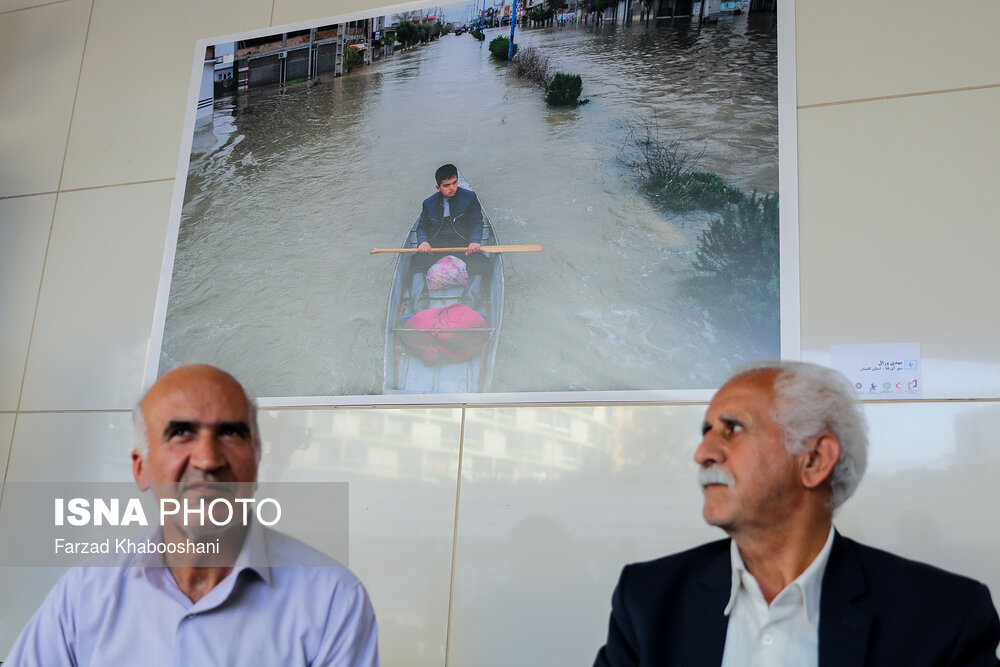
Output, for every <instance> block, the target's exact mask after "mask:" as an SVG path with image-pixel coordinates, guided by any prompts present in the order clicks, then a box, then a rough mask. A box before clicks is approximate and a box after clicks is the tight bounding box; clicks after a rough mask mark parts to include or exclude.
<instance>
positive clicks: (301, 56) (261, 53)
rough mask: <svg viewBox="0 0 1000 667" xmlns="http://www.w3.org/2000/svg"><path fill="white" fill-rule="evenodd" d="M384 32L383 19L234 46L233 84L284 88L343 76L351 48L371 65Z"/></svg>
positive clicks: (268, 37)
mask: <svg viewBox="0 0 1000 667" xmlns="http://www.w3.org/2000/svg"><path fill="white" fill-rule="evenodd" d="M384 30H385V17H384V16H377V17H372V18H367V19H359V20H357V21H348V22H346V23H337V24H334V25H326V26H319V27H316V28H306V29H304V30H296V31H294V32H285V33H281V34H278V35H267V36H265V37H256V38H253V39H243V40H240V41H238V42H236V55H235V60H236V84H237V88H238V89H239V90H248V89H249V88H256V87H258V86H266V85H272V84H279V85H285V84H286V83H294V82H297V81H304V80H307V79H312V78H314V77H316V76H318V75H320V74H325V73H332V74H333V75H334V76H340V75H341V74H343V73H344V55H345V53H346V52H347V48H348V47H350V46H354V47H355V48H357V49H358V50H359V51H360V52H361V56H362V63H363V64H366V65H367V64H371V62H372V59H373V58H375V59H377V58H379V56H380V55H381V54H382V49H377V48H373V46H374V45H375V44H374V42H375V41H376V40H378V39H380V38H381V37H382V35H383V33H384Z"/></svg>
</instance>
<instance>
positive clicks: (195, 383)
mask: <svg viewBox="0 0 1000 667" xmlns="http://www.w3.org/2000/svg"><path fill="white" fill-rule="evenodd" d="M142 408H143V412H144V413H145V414H146V415H147V416H150V415H152V416H155V417H159V418H161V419H169V420H172V421H177V420H181V421H211V420H222V421H231V420H246V419H247V418H248V416H249V415H248V414H247V412H248V408H247V397H246V394H245V393H244V391H243V388H242V387H241V386H240V384H239V383H238V382H236V380H235V379H233V378H232V376H230V375H228V374H227V373H223V372H222V371H219V370H218V369H213V368H211V367H206V368H200V367H194V368H182V369H178V370H177V371H173V372H171V373H168V374H167V375H164V376H163V377H161V378H160V379H159V380H158V381H157V382H156V384H154V385H153V387H152V388H151V389H150V390H149V392H148V393H147V394H146V397H145V399H143V403H142Z"/></svg>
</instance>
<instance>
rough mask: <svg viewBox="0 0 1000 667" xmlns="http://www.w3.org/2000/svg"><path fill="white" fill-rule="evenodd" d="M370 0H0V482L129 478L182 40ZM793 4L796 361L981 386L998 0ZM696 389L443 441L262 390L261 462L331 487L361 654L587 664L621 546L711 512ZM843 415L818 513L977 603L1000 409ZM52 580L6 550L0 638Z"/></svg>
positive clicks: (185, 57)
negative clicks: (849, 432)
mask: <svg viewBox="0 0 1000 667" xmlns="http://www.w3.org/2000/svg"><path fill="white" fill-rule="evenodd" d="M365 4H367V5H369V6H371V5H372V4H373V2H372V0H350V1H341V2H335V3H332V4H330V3H321V2H316V1H315V0H273V1H272V2H268V1H267V0H254V1H252V2H242V1H241V2H237V1H236V0H228V1H226V2H213V3H204V2H196V1H195V0H184V1H183V2H170V3H164V2H134V1H131V0H67V1H64V2H55V3H40V2H31V1H30V0H0V54H2V55H3V57H4V63H5V65H4V68H3V69H2V71H0V89H2V90H3V91H4V94H3V95H0V120H2V122H0V461H4V462H5V464H6V465H5V467H4V479H5V480H8V481H10V480H59V479H71V478H78V477H79V476H80V475H86V476H88V477H89V478H91V479H107V480H112V479H127V478H128V468H127V456H126V450H127V446H128V427H129V417H128V413H127V412H126V410H127V408H129V407H130V406H131V404H132V402H133V401H134V400H135V398H136V395H137V393H138V391H139V389H140V385H141V379H142V371H143V366H144V364H145V359H146V354H147V350H146V346H147V343H148V337H149V333H150V327H151V320H152V311H153V301H154V298H155V291H156V281H157V277H158V274H159V266H160V258H161V256H162V251H163V242H164V237H165V233H166V224H167V218H168V215H169V208H170V195H171V192H172V189H173V186H174V183H173V177H174V175H175V170H176V164H177V159H178V154H179V148H180V145H181V126H182V123H183V118H184V109H183V105H184V101H185V100H186V99H187V90H188V83H189V77H190V73H191V67H192V60H193V56H194V41H195V40H196V39H198V38H201V37H207V36H212V35H217V34H222V33H228V32H237V31H242V30H249V29H253V28H259V27H265V26H267V25H276V24H280V23H285V22H291V21H300V20H306V19H310V18H315V17H319V16H330V15H334V14H338V13H343V12H348V11H354V10H357V9H361V8H363V5H365ZM798 5H799V6H798V7H797V19H796V28H797V67H798V104H799V105H800V107H804V108H800V110H799V113H798V123H799V168H800V232H801V290H802V342H803V354H804V356H805V357H806V358H811V359H816V360H819V361H823V360H824V359H828V351H829V345H830V344H831V343H838V342H866V341H868V342H886V341H889V340H919V341H920V342H922V343H923V345H924V355H925V361H926V362H927V363H926V371H925V378H924V379H925V383H926V382H928V381H930V380H933V381H935V382H937V389H938V391H939V393H940V394H941V395H947V396H955V397H961V396H967V395H975V396H992V397H996V396H1000V379H998V378H1000V373H998V372H997V366H998V365H1000V351H998V349H997V347H996V345H994V344H993V338H994V337H995V336H994V335H993V334H994V332H995V331H997V330H998V328H1000V309H998V306H997V305H996V304H997V300H996V299H995V298H993V297H992V295H991V294H990V290H991V288H992V286H993V285H995V284H997V282H998V280H997V279H998V278H1000V276H998V275H997V272H998V269H997V266H998V264H997V263H996V262H995V261H993V257H992V255H993V248H995V247H996V246H997V245H998V243H997V241H998V236H1000V228H998V225H997V224H996V220H997V216H996V213H995V208H996V207H995V204H994V203H993V200H994V199H995V197H994V196H993V194H994V190H995V184H996V183H997V182H1000V173H998V166H997V160H996V158H995V153H996V150H995V147H996V146H998V145H1000V129H998V125H997V123H996V117H997V112H998V110H1000V78H998V72H1000V66H998V65H1000V55H998V52H997V50H996V49H995V48H994V45H995V37H994V35H993V34H992V33H993V32H994V30H993V29H995V26H996V25H997V24H998V23H1000V15H998V11H1000V9H998V5H997V4H996V3H995V2H993V1H992V0H973V1H971V2H967V3H964V4H963V5H962V6H961V7H960V8H959V7H947V8H942V6H941V5H940V4H939V3H933V2H931V0H917V1H916V2H915V3H914V2H906V3H903V2H902V1H901V0H892V1H890V2H885V3H881V4H879V3H869V2H859V1H857V0H851V1H850V2H847V3H834V2H825V3H820V2H804V1H800V2H799V3H798ZM154 26H155V32H156V34H157V38H156V40H155V41H151V40H150V39H149V35H150V30H151V27H154ZM122 81H127V85H126V84H123V83H121V82H122ZM970 87H973V88H975V89H970V90H961V91H958V92H935V91H947V90H949V89H956V88H970ZM928 92H929V93H932V94H929V95H921V96H916V97H914V96H907V97H900V98H895V99H883V100H875V101H862V102H854V100H861V99H865V98H878V97H886V96H889V97H892V96H900V95H904V96H905V95H911V94H914V93H928ZM841 103H844V104H841ZM817 105H818V106H817ZM50 231H51V238H50ZM701 409H702V408H701V407H699V406H679V407H678V406H647V407H615V406H595V407H574V408H558V407H552V408H541V407H524V408H510V407H506V408H477V409H469V410H468V411H467V412H466V419H467V427H466V431H465V443H464V450H463V456H462V458H461V461H460V459H459V449H458V443H459V438H460V435H461V433H460V424H461V414H460V413H461V410H460V409H455V408H440V409H428V410H388V409H386V410H305V411H299V410H274V411H267V412H265V413H262V432H263V434H264V437H265V441H266V442H267V448H268V449H269V450H270V451H269V452H268V456H269V457H270V458H266V459H265V464H264V468H263V471H262V475H263V477H264V479H308V478H313V479H315V478H317V476H319V477H321V478H323V479H327V480H340V481H347V482H349V483H350V485H351V526H352V533H351V551H350V564H351V566H352V567H353V568H354V569H355V570H356V571H357V572H358V574H359V575H360V576H361V578H362V579H363V580H364V581H365V583H366V585H367V586H368V587H369V589H370V591H371V593H372V599H373V602H374V605H375V607H376V610H377V611H378V613H379V616H380V622H381V647H382V654H383V658H384V660H383V662H384V664H386V665H442V666H443V665H444V664H445V661H446V659H448V658H449V657H450V661H449V664H451V665H489V664H498V665H499V664H504V665H510V664H526V665H535V664H537V665H541V664H546V665H548V664H571V663H572V664H577V663H579V664H586V663H587V662H588V661H589V660H590V659H591V657H592V656H593V653H594V652H595V651H596V650H597V648H598V646H599V645H600V644H601V642H602V641H603V635H604V632H605V624H606V620H607V613H608V609H609V599H610V595H611V590H612V588H613V586H614V582H615V580H616V577H617V574H618V571H619V570H620V567H621V566H622V565H623V564H624V563H626V562H629V561H632V560H637V559H644V558H651V557H654V556H657V555H660V554H663V553H667V552H669V551H672V550H676V549H680V548H683V547H686V546H690V545H694V544H696V543H698V542H701V541H704V540H706V539H710V538H712V537H714V536H716V535H717V533H716V532H714V531H713V530H710V529H709V528H707V527H706V526H704V525H703V524H702V523H701V521H700V518H699V511H698V508H699V497H698V492H697V490H696V489H694V486H693V483H692V464H691V462H690V457H691V454H692V452H693V447H694V445H695V443H696V442H697V426H698V421H699V419H700V416H701ZM866 409H867V412H868V415H869V418H870V420H871V422H872V432H873V438H872V440H873V450H872V467H871V471H870V475H869V478H868V479H867V480H866V481H865V483H864V484H863V485H862V487H861V490H860V491H859V493H858V496H857V498H855V499H853V500H852V501H851V502H850V503H848V505H846V506H845V508H844V509H843V511H842V513H841V515H840V516H839V518H838V523H839V525H840V527H841V528H842V530H843V531H844V532H845V533H847V534H850V535H852V536H855V537H858V538H859V539H862V540H865V541H868V542H870V543H873V544H876V545H879V546H883V547H886V548H889V549H893V550H897V551H900V552H903V553H906V554H908V555H911V556H913V557H917V558H923V559H926V560H929V561H931V562H934V563H936V564H939V565H942V566H945V567H950V568H953V569H957V570H961V571H963V572H966V573H968V574H971V575H973V576H976V577H979V578H980V579H982V580H984V581H986V582H987V583H988V584H989V585H990V587H991V589H992V590H993V591H994V597H1000V566H998V565H997V561H996V558H995V554H996V553H1000V524H998V523H997V520H996V518H995V512H994V511H992V509H993V508H995V507H996V506H998V505H1000V490H998V487H997V485H996V484H995V483H993V481H992V479H993V478H995V477H996V475H997V473H998V472H1000V453H998V452H1000V449H998V448H997V447H996V439H995V437H994V436H993V431H994V429H993V423H994V422H995V417H996V416H997V411H998V409H1000V408H998V407H997V404H996V403H995V402H993V401H992V400H981V401H972V402H949V403H944V402H939V403H935V402H925V403H903V404H873V405H869V406H867V408H866ZM19 411H20V412H19ZM63 411H70V412H63ZM415 424H417V425H419V428H418V429H417V430H416V431H414V430H413V428H414V425H415ZM415 433H420V434H424V436H427V434H435V437H432V438H429V437H423V438H419V437H415V436H414V434H415ZM11 444H12V449H11V452H10V456H9V460H8V456H7V449H8V447H9V446H11ZM293 445H294V447H293ZM460 463H461V467H460ZM460 469H461V477H459V470H460ZM459 482H461V484H459ZM931 491H933V492H931ZM456 499H458V500H459V502H458V503H457V510H458V515H457V517H456ZM3 509H4V508H3V506H2V504H0V511H2V510H3ZM456 526H457V532H456ZM3 538H4V536H0V540H2V539H3ZM453 546H454V558H453V552H452V549H453ZM56 574H57V573H54V572H53V571H51V570H14V569H9V568H8V569H3V568H0V590H2V591H3V593H4V594H3V595H2V596H0V656H3V655H4V654H5V653H6V651H7V650H8V648H9V646H10V643H11V642H12V641H13V638H14V636H15V635H16V633H17V631H18V629H19V627H20V626H21V625H22V624H23V623H24V621H25V619H26V618H27V616H28V615H29V614H30V613H31V611H32V609H34V608H35V607H36V606H37V604H38V603H39V602H40V600H41V598H42V596H43V595H44V593H45V591H46V590H47V588H48V587H49V585H50V584H51V581H52V580H53V578H54V577H55V576H56ZM452 577H453V583H452ZM12 600H18V602H16V603H13V602H11V601H12ZM449 650H450V655H449V653H448V651H449Z"/></svg>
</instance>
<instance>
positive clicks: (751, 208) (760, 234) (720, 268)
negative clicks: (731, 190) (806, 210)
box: [692, 192, 780, 335]
mask: <svg viewBox="0 0 1000 667" xmlns="http://www.w3.org/2000/svg"><path fill="white" fill-rule="evenodd" d="M694 268H695V269H697V270H698V271H703V272H705V273H706V274H708V275H707V276H705V277H702V278H695V279H693V282H692V287H694V288H695V294H699V293H701V294H708V295H711V298H710V300H709V301H710V303H709V305H710V310H712V311H714V314H715V315H716V316H717V317H723V318H728V319H731V320H733V321H735V323H736V324H737V325H740V324H742V325H745V326H746V328H747V329H748V330H749V332H750V333H757V334H759V335H766V334H767V333H768V332H776V331H777V330H778V314H779V268H780V263H779V256H778V194H777V193H772V194H769V195H760V196H758V195H757V193H756V192H754V193H752V194H749V195H746V194H745V195H744V196H743V198H742V199H741V200H740V202H739V203H738V204H736V206H735V207H731V208H729V209H728V210H727V211H726V212H725V213H723V215H722V217H721V218H716V219H714V220H712V221H711V222H710V223H709V225H708V228H707V229H705V231H703V232H702V233H701V235H700V236H699V237H698V249H697V250H696V252H695V262H694ZM706 288H707V289H706Z"/></svg>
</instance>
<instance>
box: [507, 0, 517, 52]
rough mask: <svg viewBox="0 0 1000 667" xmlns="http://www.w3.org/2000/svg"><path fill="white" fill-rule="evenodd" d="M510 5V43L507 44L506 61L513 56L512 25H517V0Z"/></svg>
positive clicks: (513, 0)
mask: <svg viewBox="0 0 1000 667" xmlns="http://www.w3.org/2000/svg"><path fill="white" fill-rule="evenodd" d="M512 2H513V3H514V4H512V5H511V7H510V44H508V45H507V62H510V59H511V58H513V57H514V26H515V25H517V0H512Z"/></svg>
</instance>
